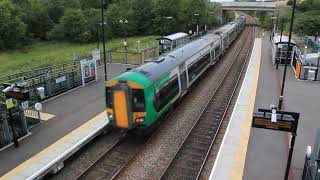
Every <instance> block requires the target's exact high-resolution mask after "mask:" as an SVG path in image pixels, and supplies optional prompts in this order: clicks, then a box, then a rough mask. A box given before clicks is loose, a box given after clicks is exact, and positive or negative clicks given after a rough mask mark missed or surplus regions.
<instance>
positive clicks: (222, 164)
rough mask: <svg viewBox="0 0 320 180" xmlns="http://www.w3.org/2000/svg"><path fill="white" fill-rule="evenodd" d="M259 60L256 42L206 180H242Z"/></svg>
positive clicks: (259, 52)
mask: <svg viewBox="0 0 320 180" xmlns="http://www.w3.org/2000/svg"><path fill="white" fill-rule="evenodd" d="M260 59H261V39H260V38H256V39H255V41H254V45H253V49H252V54H251V57H250V61H249V64H248V68H247V72H246V74H245V78H244V81H243V83H242V86H241V90H240V93H239V95H238V99H237V101H236V104H235V106H234V109H233V112H232V115H231V118H230V122H229V125H228V127H227V130H226V132H225V135H224V138H223V141H222V143H221V146H220V149H219V152H218V155H217V157H216V160H215V163H214V166H213V168H212V171H211V174H210V177H209V179H210V180H221V179H224V180H228V179H230V180H231V179H232V180H234V179H241V178H242V174H243V169H244V163H245V157H246V152H247V145H248V141H249V134H250V128H251V120H252V115H253V111H254V102H255V97H256V90H257V84H258V77H259V67H260Z"/></svg>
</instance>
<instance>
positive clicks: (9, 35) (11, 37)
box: [0, 0, 26, 49]
mask: <svg viewBox="0 0 320 180" xmlns="http://www.w3.org/2000/svg"><path fill="white" fill-rule="evenodd" d="M25 32H26V25H25V24H24V23H23V22H22V14H21V13H20V12H19V11H18V8H17V7H16V6H15V5H14V4H13V3H11V2H10V1H9V0H1V1H0V49H5V48H16V47H18V46H19V45H21V43H20V42H22V41H23V39H24V36H25Z"/></svg>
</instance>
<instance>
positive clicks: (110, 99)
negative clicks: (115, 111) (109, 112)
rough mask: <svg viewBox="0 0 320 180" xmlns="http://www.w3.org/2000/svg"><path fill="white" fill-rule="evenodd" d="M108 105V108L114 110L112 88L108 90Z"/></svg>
mask: <svg viewBox="0 0 320 180" xmlns="http://www.w3.org/2000/svg"><path fill="white" fill-rule="evenodd" d="M106 105H107V108H113V100H112V90H111V88H110V87H107V88H106Z"/></svg>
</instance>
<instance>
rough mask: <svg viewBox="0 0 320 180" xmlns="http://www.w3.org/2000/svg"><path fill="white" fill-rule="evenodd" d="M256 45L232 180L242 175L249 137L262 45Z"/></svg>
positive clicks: (236, 179) (237, 179)
mask: <svg viewBox="0 0 320 180" xmlns="http://www.w3.org/2000/svg"><path fill="white" fill-rule="evenodd" d="M260 42H261V41H260ZM258 45H259V47H258V48H257V49H258V50H259V52H258V54H257V57H256V58H257V59H258V61H257V63H256V66H255V73H254V79H253V84H252V85H253V87H252V89H251V91H250V97H249V106H248V107H247V113H246V117H245V118H246V120H245V122H244V123H243V126H242V131H241V137H240V141H239V145H238V148H237V152H236V157H235V161H234V164H233V168H232V172H231V178H230V179H232V180H240V179H242V177H243V171H244V166H245V161H246V155H247V149H248V143H249V137H250V130H251V122H252V117H253V110H254V104H255V99H256V93H257V87H258V79H259V72H260V61H261V48H262V46H261V43H259V44H258Z"/></svg>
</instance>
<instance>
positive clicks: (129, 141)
mask: <svg viewBox="0 0 320 180" xmlns="http://www.w3.org/2000/svg"><path fill="white" fill-rule="evenodd" d="M147 139H148V136H145V137H141V136H139V137H137V136H135V135H131V134H130V135H128V136H127V137H122V138H121V139H119V140H118V141H116V142H115V143H114V144H113V146H112V147H111V148H110V149H109V150H108V151H106V152H105V153H104V154H103V155H102V156H101V157H100V158H98V159H97V160H96V161H95V162H93V163H92V164H91V166H89V167H88V168H86V169H85V170H84V171H83V172H82V173H81V174H80V175H79V176H78V177H77V178H76V179H81V180H83V179H90V180H91V179H97V180H98V179H114V177H116V176H117V174H118V173H119V172H121V170H122V169H123V168H124V167H125V166H126V165H127V164H128V163H129V162H130V160H132V159H133V158H134V157H135V155H136V154H137V153H138V152H139V150H140V149H141V148H142V146H143V145H144V143H145V142H146V141H147Z"/></svg>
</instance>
